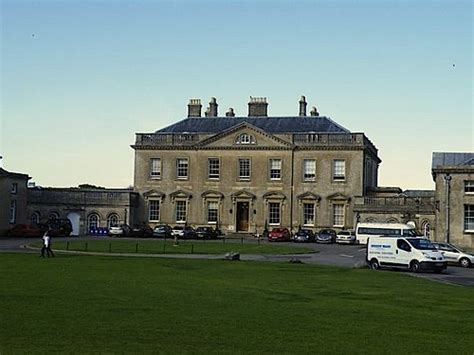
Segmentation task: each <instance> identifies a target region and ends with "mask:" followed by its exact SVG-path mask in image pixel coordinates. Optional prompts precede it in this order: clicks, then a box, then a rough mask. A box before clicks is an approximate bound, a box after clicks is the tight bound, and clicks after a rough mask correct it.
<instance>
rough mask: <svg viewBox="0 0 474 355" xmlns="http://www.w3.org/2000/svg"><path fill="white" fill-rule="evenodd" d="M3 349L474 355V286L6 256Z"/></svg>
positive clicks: (2, 262)
mask: <svg viewBox="0 0 474 355" xmlns="http://www.w3.org/2000/svg"><path fill="white" fill-rule="evenodd" d="M0 269H1V270H2V272H1V273H0V285H1V291H0V309H1V311H0V316H1V319H0V353H1V354H2V355H5V354H19V353H44V354H46V353H50V352H59V353H86V354H87V353H151V352H161V353H168V354H176V353H255V354H263V353H266V354H274V353H308V354H309V353H333V354H354V353H359V354H367V353H369V354H384V353H387V354H411V353H419V354H432V353H445V354H472V352H473V349H474V337H473V334H474V322H473V321H472V314H473V312H474V301H473V299H474V289H473V288H467V287H458V286H450V285H445V284H440V283H435V282H430V281H426V280H423V279H419V278H414V277H411V276H409V275H407V274H406V273H402V272H373V271H371V270H366V269H342V268H331V267H322V266H314V265H306V264H290V263H271V262H268V263H258V262H242V261H240V262H231V261H209V260H176V259H157V258H125V257H95V256H88V257H83V256H73V255H59V256H58V257H56V258H51V259H41V258H39V257H38V255H36V254H0Z"/></svg>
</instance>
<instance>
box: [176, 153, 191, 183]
mask: <svg viewBox="0 0 474 355" xmlns="http://www.w3.org/2000/svg"><path fill="white" fill-rule="evenodd" d="M184 173H185V174H184ZM176 178H177V179H178V180H187V179H188V178H189V159H188V158H176Z"/></svg>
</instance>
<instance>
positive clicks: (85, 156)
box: [0, 0, 474, 189]
mask: <svg viewBox="0 0 474 355" xmlns="http://www.w3.org/2000/svg"><path fill="white" fill-rule="evenodd" d="M0 1H1V117H0V119H1V122H0V155H3V157H4V158H3V167H4V168H6V169H7V170H10V171H17V172H26V173H28V174H29V175H30V176H32V177H33V180H34V181H36V183H37V184H39V185H43V186H76V185H78V184H81V183H91V184H96V185H102V186H108V187H126V186H128V185H131V184H132V183H133V150H132V149H131V148H130V144H133V142H134V138H135V136H134V135H135V133H136V132H153V131H155V130H157V129H160V128H162V127H164V126H166V125H169V124H171V123H174V122H176V121H178V120H181V119H182V118H184V117H185V116H186V109H187V106H186V105H187V103H188V100H189V98H201V99H202V100H203V106H205V105H206V104H207V102H208V101H209V98H210V97H212V96H215V97H217V100H218V103H219V109H220V113H221V114H224V112H225V110H226V109H227V108H228V107H234V109H235V111H236V113H237V115H246V114H247V103H248V100H249V96H265V97H267V99H268V102H269V114H270V115H275V116H276V115H279V116H290V115H296V114H297V113H298V100H299V97H300V96H301V95H305V96H306V98H307V100H308V102H309V106H312V105H315V106H317V107H318V110H319V112H320V113H321V114H322V115H325V116H329V117H331V119H333V120H334V121H336V122H338V123H339V124H341V125H342V126H344V127H346V128H347V129H349V130H351V131H353V132H364V133H365V134H366V135H367V136H368V137H369V139H371V141H372V142H373V143H374V144H375V145H376V147H377V148H378V149H379V155H380V157H381V159H382V164H381V165H380V169H379V184H380V185H381V186H400V187H402V188H404V189H407V188H422V189H432V188H434V184H433V182H432V179H431V173H430V164H431V154H432V152H434V151H458V152H469V151H474V123H473V101H472V97H473V93H472V80H473V77H472V68H473V58H472V40H473V24H472V16H473V7H472V4H471V2H470V1H447V0H446V1H429V0H426V1H421V0H420V1H396V2H395V1H342V0H340V1H41V0H39V1H38V0H37V1H11V0H0Z"/></svg>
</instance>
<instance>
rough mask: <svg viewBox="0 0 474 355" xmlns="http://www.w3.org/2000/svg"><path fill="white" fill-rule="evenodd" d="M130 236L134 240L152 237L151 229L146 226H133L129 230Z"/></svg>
mask: <svg viewBox="0 0 474 355" xmlns="http://www.w3.org/2000/svg"><path fill="white" fill-rule="evenodd" d="M130 236H131V237H136V238H148V237H152V236H153V229H151V227H150V226H149V225H147V224H134V225H133V226H132V228H131V229H130Z"/></svg>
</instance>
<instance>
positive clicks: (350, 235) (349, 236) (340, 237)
mask: <svg viewBox="0 0 474 355" xmlns="http://www.w3.org/2000/svg"><path fill="white" fill-rule="evenodd" d="M355 242H356V235H355V232H354V231H340V232H338V233H337V234H336V243H337V244H355Z"/></svg>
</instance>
